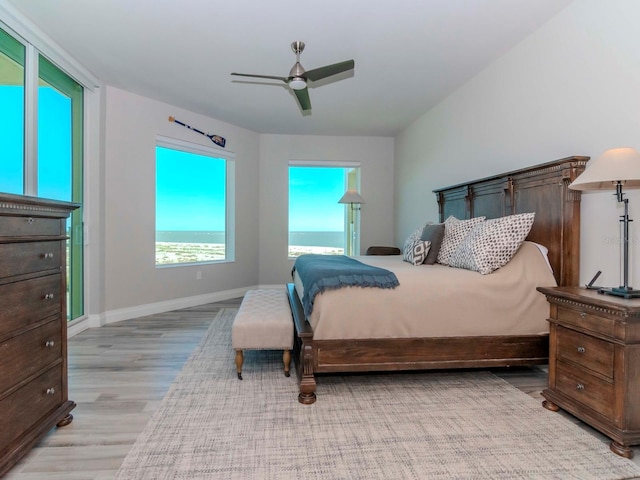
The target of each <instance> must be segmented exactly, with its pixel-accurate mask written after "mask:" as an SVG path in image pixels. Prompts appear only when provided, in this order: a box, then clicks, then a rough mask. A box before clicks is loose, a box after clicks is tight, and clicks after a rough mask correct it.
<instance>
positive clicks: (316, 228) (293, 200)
mask: <svg viewBox="0 0 640 480" xmlns="http://www.w3.org/2000/svg"><path fill="white" fill-rule="evenodd" d="M300 163H302V162H300ZM358 173H359V168H358V167H357V166H355V165H353V166H352V165H345V164H343V163H336V162H321V163H313V164H308V165H306V164H299V163H295V164H292V163H290V165H289V246H288V256H289V258H296V257H298V256H300V255H302V254H305V253H318V254H324V255H344V253H345V251H346V247H347V245H348V242H349V241H350V239H349V238H348V235H347V230H346V225H347V218H346V210H345V206H344V205H342V204H339V203H338V200H339V199H340V197H342V195H343V194H344V192H345V190H346V189H347V186H348V185H349V183H351V182H354V183H355V182H357V180H358V178H357V175H358Z"/></svg>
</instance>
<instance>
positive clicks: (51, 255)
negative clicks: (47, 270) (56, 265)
mask: <svg viewBox="0 0 640 480" xmlns="http://www.w3.org/2000/svg"><path fill="white" fill-rule="evenodd" d="M40 257H41V258H43V259H45V260H49V259H51V258H53V252H46V253H43V254H42V255H40Z"/></svg>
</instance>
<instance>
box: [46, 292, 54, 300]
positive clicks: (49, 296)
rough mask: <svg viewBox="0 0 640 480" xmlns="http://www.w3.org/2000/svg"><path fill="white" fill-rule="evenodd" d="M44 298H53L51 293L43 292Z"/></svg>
mask: <svg viewBox="0 0 640 480" xmlns="http://www.w3.org/2000/svg"><path fill="white" fill-rule="evenodd" d="M44 299H45V300H53V293H45V295H44Z"/></svg>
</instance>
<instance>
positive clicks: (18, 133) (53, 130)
mask: <svg viewBox="0 0 640 480" xmlns="http://www.w3.org/2000/svg"><path fill="white" fill-rule="evenodd" d="M38 103H39V112H38V119H39V122H40V123H39V125H38V144H39V147H38V177H39V178H40V179H42V180H40V181H39V184H38V195H39V196H41V197H45V198H53V199H56V200H71V161H70V158H71V120H70V119H71V100H70V99H69V98H68V97H66V96H64V95H62V94H60V93H59V92H58V91H57V90H55V89H53V88H49V87H40V88H39V89H38ZM0 105H1V106H2V114H1V115H0V145H2V153H1V154H0V191H2V192H8V193H17V194H22V193H23V177H22V169H23V156H24V155H23V148H24V147H23V142H24V136H23V129H24V125H23V123H24V122H23V121H18V122H16V121H15V119H16V118H19V119H23V118H24V117H23V111H24V100H23V88H22V87H16V86H1V87H0Z"/></svg>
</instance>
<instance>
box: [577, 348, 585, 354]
mask: <svg viewBox="0 0 640 480" xmlns="http://www.w3.org/2000/svg"><path fill="white" fill-rule="evenodd" d="M577 350H578V353H584V352H586V350H585V348H584V347H578V348H577Z"/></svg>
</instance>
